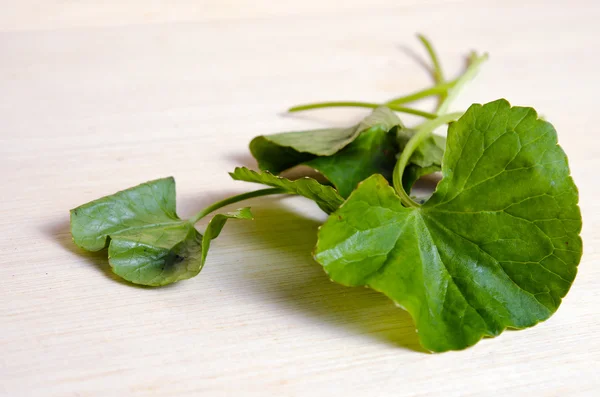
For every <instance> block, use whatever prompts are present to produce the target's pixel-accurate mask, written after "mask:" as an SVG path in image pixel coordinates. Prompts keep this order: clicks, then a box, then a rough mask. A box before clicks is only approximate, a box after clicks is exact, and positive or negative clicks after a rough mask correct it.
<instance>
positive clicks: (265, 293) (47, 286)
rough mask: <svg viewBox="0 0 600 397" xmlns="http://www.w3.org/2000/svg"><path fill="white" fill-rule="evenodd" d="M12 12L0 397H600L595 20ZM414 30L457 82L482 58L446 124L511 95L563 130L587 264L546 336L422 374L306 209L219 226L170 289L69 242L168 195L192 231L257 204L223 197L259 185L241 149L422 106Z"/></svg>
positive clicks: (409, 9) (57, 5)
mask: <svg viewBox="0 0 600 397" xmlns="http://www.w3.org/2000/svg"><path fill="white" fill-rule="evenodd" d="M3 3H4V4H3V5H2V12H0V92H1V93H2V94H1V96H0V139H1V145H0V170H1V172H2V190H1V193H0V194H1V207H0V211H1V216H0V235H1V236H2V237H1V238H0V253H1V258H2V259H1V264H0V280H1V281H0V285H1V287H0V394H2V395H3V396H11V397H12V396H125V395H133V396H146V395H148V396H171V395H181V396H184V395H185V396H199V395H202V396H213V395H214V396H227V395H232V396H246V395H257V396H263V395H274V396H321V395H323V396H347V395H365V396H374V397H377V396H398V395H419V396H431V395H473V396H487V395H527V396H537V395H549V396H552V395H565V396H574V395H592V394H593V391H594V389H596V392H597V391H598V389H599V388H600V381H599V376H598V370H599V369H600V368H599V366H598V363H599V361H600V317H599V315H598V311H599V310H600V281H599V280H600V266H599V265H600V263H599V253H598V247H599V243H600V232H599V228H598V226H599V224H600V204H599V203H600V200H599V199H598V198H599V197H600V189H599V187H598V186H599V184H598V173H597V169H596V167H600V138H599V137H600V133H599V132H598V131H597V128H598V127H597V126H598V122H597V120H596V118H597V117H598V115H599V113H600V112H599V111H598V105H599V99H598V98H599V93H600V81H599V79H598V76H599V71H600V50H599V47H598V40H599V39H600V24H598V20H600V3H598V2H597V1H595V0H589V1H585V0H579V1H530V2H526V1H522V0H503V1H501V2H500V1H499V2H481V1H472V0H468V1H446V2H444V1H417V0H409V1H399V0H389V1H388V0H376V1H372V2H367V1H364V0H350V1H343V2H342V1H340V2H326V1H322V0H321V1H318V0H309V1H307V0H302V1H279V2H276V1H272V0H261V1H253V2H243V1H233V0H231V1H216V0H215V1H212V2H209V1H204V2H202V1H200V2H191V1H190V2H182V1H179V2H162V1H128V2H106V3H110V4H104V3H105V2H95V1H91V0H83V1H78V2H66V1H49V2H45V3H44V4H39V2H33V1H21V2H8V1H4V2H3ZM120 3H125V4H120ZM192 3H195V4H192ZM485 3H490V4H487V5H486V4H485ZM492 3H494V4H492ZM416 32H423V33H425V34H427V35H428V36H429V37H430V38H431V39H432V40H433V42H434V44H435V45H436V47H437V48H438V50H439V52H440V55H441V58H442V62H443V64H444V66H445V67H446V69H447V70H448V73H458V72H459V71H460V69H461V67H462V63H463V56H464V55H465V54H466V53H468V51H470V50H472V49H476V50H480V51H487V52H489V53H490V61H489V62H488V63H487V64H485V66H484V68H483V69H482V71H481V73H480V75H479V76H478V78H477V80H475V81H474V82H473V83H472V84H471V85H469V86H468V88H467V89H465V91H464V92H463V94H462V95H461V96H460V98H459V100H458V101H457V102H456V104H455V106H454V108H455V109H464V108H466V106H468V105H469V104H470V103H473V102H480V103H481V102H487V101H489V100H493V99H497V98H500V97H505V98H507V99H508V100H509V101H511V103H512V104H515V105H527V106H534V107H535V108H536V109H537V110H538V111H539V112H540V113H541V114H542V115H543V116H545V117H546V118H547V119H548V120H549V121H551V122H552V123H553V124H554V125H555V127H556V128H557V130H558V132H559V142H560V144H561V145H562V146H563V148H564V149H565V151H566V153H567V154H568V156H569V162H570V166H571V170H572V174H573V177H574V179H575V182H576V183H577V185H578V187H579V189H580V205H581V209H582V213H583V219H584V227H583V241H584V251H585V252H584V256H583V259H582V261H581V264H580V269H579V274H578V276H577V279H576V280H575V283H574V284H573V287H572V289H571V292H570V293H569V294H568V296H567V297H566V298H565V299H564V301H563V304H562V306H561V307H560V309H559V310H558V312H557V313H556V314H555V315H554V316H553V317H552V318H551V319H550V320H548V321H546V322H545V323H542V324H540V325H538V326H536V327H534V328H531V329H528V330H525V331H519V332H505V333H504V334H502V335H501V336H499V337H497V338H495V339H486V340H483V341H482V342H481V343H479V344H478V345H476V346H475V347H472V348H470V349H467V350H465V351H460V352H450V353H444V354H428V353H424V352H423V351H422V350H420V348H419V345H418V341H417V338H416V333H415V328H414V326H413V324H412V321H411V319H410V317H409V316H408V315H407V314H406V312H403V311H402V310H399V309H397V308H396V307H394V305H393V304H392V302H391V301H389V300H388V299H387V298H385V297H384V296H383V295H380V294H377V293H375V292H373V291H369V290H366V289H363V288H346V287H342V286H340V285H337V284H333V283H331V282H330V281H329V280H328V278H327V277H326V276H325V274H324V272H323V270H322V268H321V267H320V266H319V265H318V264H316V263H315V262H314V261H313V260H312V259H311V255H310V252H311V249H312V247H313V245H314V243H315V232H316V229H317V227H318V225H319V224H320V223H321V222H322V221H323V220H324V219H325V216H324V214H323V213H322V212H320V210H319V209H318V208H317V207H316V206H315V205H314V204H313V203H311V202H309V201H307V200H304V199H301V198H285V199H281V198H276V197H273V198H260V199H253V200H252V201H251V202H249V205H250V206H252V207H253V210H254V213H255V216H256V220H255V221H253V222H248V221H237V222H231V223H229V224H228V225H226V227H225V229H224V232H223V234H222V235H221V236H220V237H219V239H217V240H215V243H214V245H213V248H212V250H211V252H210V254H209V257H208V262H207V264H206V266H205V268H204V270H203V271H202V273H201V274H200V275H199V276H198V277H197V278H194V279H191V280H188V281H184V282H181V283H178V284H175V285H172V286H169V287H165V288H158V289H149V288H139V287H132V286H130V285H128V284H126V283H123V282H120V281H119V280H118V279H116V278H115V277H113V276H112V275H111V273H110V270H109V267H108V264H107V260H106V253H105V252H104V253H101V254H94V255H91V254H86V253H84V252H82V251H81V250H79V249H77V248H76V247H75V246H74V244H73V243H72V241H71V237H70V234H69V223H68V222H69V212H68V211H69V209H71V208H73V207H75V206H78V205H80V204H83V203H85V202H87V201H90V200H92V199H95V198H98V197H100V196H103V195H106V194H111V193H113V192H115V191H117V190H120V189H123V188H126V187H129V186H133V185H136V184H138V183H141V182H143V181H146V180H150V179H155V178H158V177H163V176H168V175H173V176H174V177H175V178H176V180H177V189H178V208H179V213H180V214H181V215H182V216H187V215H191V214H192V213H194V212H195V211H197V210H198V209H200V208H202V207H204V206H206V205H207V204H209V203H211V202H212V201H214V200H216V199H220V198H224V197H227V196H229V195H231V194H234V193H240V192H243V191H248V190H252V189H255V188H257V187H256V186H254V185H250V184H245V183H243V182H234V181H232V180H230V178H229V177H228V175H227V172H228V171H231V170H232V169H233V168H234V167H235V166H238V165H246V166H250V167H255V166H256V164H255V162H254V160H253V159H252V158H251V157H250V155H249V152H248V150H247V146H248V142H249V141H250V139H251V138H252V137H254V136H255V135H258V134H262V133H273V132H278V131H285V130H294V129H309V128H319V127H325V126H339V125H346V124H351V123H353V122H355V121H357V120H359V119H360V118H361V117H362V116H364V115H365V112H364V111H361V110H356V109H354V110H353V109H336V110H322V111H314V112H311V113H306V114H302V115H298V116H297V117H291V116H284V115H283V114H282V112H283V111H284V110H285V109H286V108H287V107H288V106H290V105H293V104H296V103H301V102H306V101H313V100H323V99H358V100H372V101H384V100H386V99H388V98H390V97H393V96H395V95H397V94H403V93H408V92H411V91H413V90H416V89H419V88H422V87H425V86H427V85H429V84H430V79H429V76H428V75H427V73H426V72H425V70H424V69H423V67H422V66H420V65H419V64H418V62H416V60H415V57H423V56H424V51H423V50H422V48H421V47H420V46H419V43H418V42H417V41H416V39H415V33H416ZM427 106H428V104H427V103H425V104H423V108H424V109H426V108H427ZM408 120H409V122H410V119H408ZM204 226H205V224H200V225H199V228H200V229H201V228H203V227H204ZM596 395H597V394H596Z"/></svg>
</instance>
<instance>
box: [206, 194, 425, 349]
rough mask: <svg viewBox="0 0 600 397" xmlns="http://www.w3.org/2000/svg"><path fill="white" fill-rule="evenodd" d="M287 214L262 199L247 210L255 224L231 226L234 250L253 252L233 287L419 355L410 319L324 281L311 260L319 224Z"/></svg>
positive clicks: (281, 205)
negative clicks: (244, 249) (234, 244)
mask: <svg viewBox="0 0 600 397" xmlns="http://www.w3.org/2000/svg"><path fill="white" fill-rule="evenodd" d="M291 208H292V207H291V206H290V207H287V206H286V203H285V199H284V200H278V199H277V198H262V199H261V201H260V203H259V205H253V206H252V210H253V213H254V216H255V221H254V222H240V223H239V224H236V226H235V228H236V234H238V235H237V236H236V238H235V241H236V244H239V245H240V246H248V247H253V248H252V251H251V252H249V253H248V254H249V255H248V256H249V257H248V260H247V261H246V263H245V264H244V266H240V269H239V270H236V272H235V273H234V274H231V278H232V279H233V281H234V282H235V287H236V288H238V289H239V290H241V291H243V290H248V293H249V296H261V297H262V298H264V300H265V302H267V303H272V302H276V304H278V305H283V306H285V307H287V308H289V312H290V315H292V314H293V313H299V314H301V315H304V316H310V317H312V318H314V320H315V322H318V323H320V324H327V325H329V326H332V327H345V328H347V329H348V330H349V334H356V335H357V336H358V335H361V334H362V335H367V337H369V338H373V339H377V340H380V341H382V342H384V343H389V344H393V345H395V346H400V347H404V348H407V349H410V350H413V351H420V352H425V350H424V349H423V348H422V347H421V346H420V344H419V341H418V337H417V333H416V332H415V327H414V324H413V321H412V318H411V317H410V315H409V314H408V313H407V312H406V311H404V310H401V309H399V308H397V307H396V306H395V305H394V304H393V302H392V301H391V300H390V299H388V298H387V297H385V296H384V295H383V294H380V293H378V292H375V291H373V290H370V289H367V288H360V287H355V288H350V287H344V286H342V285H339V284H336V283H333V282H331V281H330V280H329V278H328V277H327V275H326V274H325V272H324V271H323V268H322V267H321V266H320V265H319V264H318V263H316V262H315V261H314V260H313V258H312V255H311V252H312V250H313V248H314V246H315V243H316V238H317V228H318V227H319V226H320V224H321V222H320V221H317V220H314V219H309V218H306V217H304V216H302V215H300V214H298V213H296V212H295V211H294V210H292V209H291ZM213 254H215V255H216V252H215V253H213ZM252 254H253V255H256V257H257V259H252V257H250V255H252ZM268 258H272V259H271V260H270V261H269V260H267V259H268ZM208 261H209V262H210V254H209V259H208Z"/></svg>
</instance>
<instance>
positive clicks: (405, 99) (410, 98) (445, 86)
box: [385, 79, 456, 106]
mask: <svg viewBox="0 0 600 397" xmlns="http://www.w3.org/2000/svg"><path fill="white" fill-rule="evenodd" d="M454 84H456V79H455V80H451V81H446V82H444V83H441V84H436V85H434V86H433V87H429V88H426V89H424V90H421V91H417V92H413V93H412V94H408V95H404V96H401V97H398V98H394V99H391V100H389V101H388V102H386V103H385V104H386V105H387V106H389V105H401V104H405V103H410V102H414V101H418V100H419V99H423V98H427V97H429V96H434V95H440V94H446V93H447V92H448V90H449V89H450V88H452V87H454Z"/></svg>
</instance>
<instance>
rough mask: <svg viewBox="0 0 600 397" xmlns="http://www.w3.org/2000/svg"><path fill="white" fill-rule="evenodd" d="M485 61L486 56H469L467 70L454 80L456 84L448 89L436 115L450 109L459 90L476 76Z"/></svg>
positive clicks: (473, 54)
mask: <svg viewBox="0 0 600 397" xmlns="http://www.w3.org/2000/svg"><path fill="white" fill-rule="evenodd" d="M487 59H488V55H487V54H483V55H477V54H475V53H472V54H471V56H470V57H469V66H467V70H465V73H463V75H462V76H460V77H459V78H458V79H456V84H454V87H452V88H451V89H450V91H449V92H448V96H447V97H446V98H445V99H444V100H443V101H442V103H441V104H440V106H439V107H438V110H437V113H438V114H444V113H446V112H447V111H448V107H450V104H451V103H452V102H453V101H454V100H455V99H456V97H457V96H458V93H459V92H460V90H461V89H462V88H463V87H464V86H465V84H467V83H468V82H469V81H471V80H473V78H474V77H475V75H477V73H478V72H479V69H481V65H482V64H483V62H485V61H486V60H487Z"/></svg>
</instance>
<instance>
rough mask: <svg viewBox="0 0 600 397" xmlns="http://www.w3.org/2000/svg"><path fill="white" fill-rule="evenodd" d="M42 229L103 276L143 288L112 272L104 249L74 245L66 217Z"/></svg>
mask: <svg viewBox="0 0 600 397" xmlns="http://www.w3.org/2000/svg"><path fill="white" fill-rule="evenodd" d="M42 230H43V232H44V233H45V234H46V235H47V236H48V237H50V238H52V239H53V240H55V241H56V242H57V243H58V244H59V245H60V246H61V247H62V248H63V249H64V250H65V251H68V252H70V253H72V254H74V255H77V256H78V257H81V258H84V259H85V260H86V262H88V263H89V264H90V265H92V267H93V268H94V269H97V270H98V271H99V272H100V273H101V274H102V275H104V276H105V277H107V278H109V279H111V280H113V281H116V282H118V283H120V284H123V285H128V286H133V287H140V288H144V287H143V286H139V285H135V284H132V283H130V282H128V281H126V280H123V279H122V278H121V277H119V276H117V275H116V274H114V273H113V272H112V270H111V268H110V265H109V264H108V254H107V250H106V249H103V250H101V251H97V252H90V251H86V250H84V249H81V248H79V247H78V246H77V245H75V243H74V242H73V239H72V238H71V228H70V224H69V219H68V218H67V219H60V220H58V221H53V222H50V223H47V224H46V225H44V226H43V228H42Z"/></svg>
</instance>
